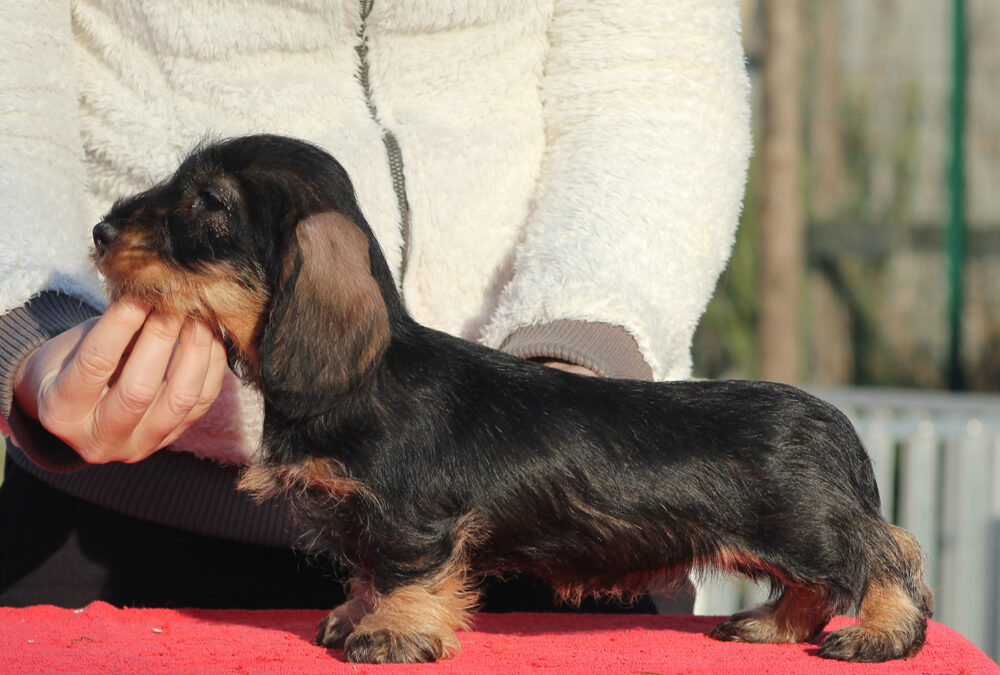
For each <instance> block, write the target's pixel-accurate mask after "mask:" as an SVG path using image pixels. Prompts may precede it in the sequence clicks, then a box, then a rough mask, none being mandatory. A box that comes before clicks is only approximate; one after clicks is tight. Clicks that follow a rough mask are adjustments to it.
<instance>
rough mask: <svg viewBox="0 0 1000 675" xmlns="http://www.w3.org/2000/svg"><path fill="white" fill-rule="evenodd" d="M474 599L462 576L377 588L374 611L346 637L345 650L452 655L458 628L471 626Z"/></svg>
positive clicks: (383, 659) (366, 657)
mask: <svg viewBox="0 0 1000 675" xmlns="http://www.w3.org/2000/svg"><path fill="white" fill-rule="evenodd" d="M475 599H476V595H475V593H473V592H471V591H470V590H469V589H468V587H467V586H466V584H465V580H464V577H461V576H447V577H444V578H438V579H435V580H432V581H430V582H424V583H414V584H411V585H406V586H401V587H398V588H396V589H394V590H392V591H390V592H388V593H385V594H380V593H375V594H374V597H373V600H374V602H373V606H372V611H371V612H369V613H368V614H367V615H365V616H364V618H362V619H361V620H360V621H359V622H358V624H357V626H356V628H355V630H354V632H353V633H351V634H350V635H349V636H348V637H347V639H346V642H345V644H344V655H345V657H346V658H347V660H348V661H351V662H354V663H416V662H423V661H436V660H438V659H444V658H449V657H450V656H452V654H453V653H455V652H457V651H458V648H459V644H458V636H457V635H456V634H455V631H456V630H459V629H463V628H466V627H467V625H468V617H469V609H470V608H471V606H472V605H473V604H474V603H475ZM335 611H336V610H335Z"/></svg>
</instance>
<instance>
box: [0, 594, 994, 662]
mask: <svg viewBox="0 0 1000 675" xmlns="http://www.w3.org/2000/svg"><path fill="white" fill-rule="evenodd" d="M324 613H325V612H323V611H321V610H253V611H244V610H204V609H119V608H116V607H113V606H111V605H108V604H105V603H100V602H97V603H93V604H91V605H88V606H87V607H85V608H83V609H76V610H73V609H62V608H57V607H51V606H38V607H27V608H7V607H0V672H2V673H89V672H101V673H108V672H110V673H143V674H148V673H170V674H171V675H178V674H180V673H211V672H226V673H234V672H240V673H271V672H273V673H295V674H296V675H301V674H304V673H379V674H394V673H422V674H428V673H448V674H451V673H484V672H496V673H552V674H553V675H554V674H556V673H560V674H561V673H602V674H603V673H645V674H652V673H713V674H715V673H748V674H749V673H752V674H754V675H764V674H767V673H788V674H792V673H794V674H796V675H798V674H801V673H808V674H809V675H825V674H827V673H863V674H867V673H873V674H874V673H934V674H937V673H964V674H968V675H971V674H974V673H975V674H978V673H1000V668H998V667H997V665H996V664H995V663H994V662H993V661H991V660H990V659H989V658H988V657H987V656H986V655H985V654H984V653H983V652H981V651H980V650H978V649H977V648H976V647H975V646H973V645H972V644H971V643H970V642H969V641H968V640H966V639H965V638H963V637H962V636H961V635H959V634H958V633H956V632H955V631H953V630H951V629H950V628H947V627H946V626H944V625H942V624H939V623H933V622H932V623H931V625H930V629H929V632H928V637H927V644H926V645H925V646H924V649H923V651H922V652H921V653H920V654H919V655H918V656H917V657H916V658H915V659H912V660H909V661H892V662H889V663H883V664H850V663H839V662H834V661H827V660H825V659H821V658H820V657H818V656H816V649H817V646H816V644H813V643H807V644H801V645H748V644H738V643H722V642H716V641H715V640H711V639H709V638H708V637H707V635H706V633H707V632H708V631H709V630H710V629H711V627H712V626H713V625H715V623H716V622H717V621H718V618H713V617H692V616H649V615H595V614H582V615H581V614H525V613H515V614H478V615H476V617H475V624H474V626H473V628H472V630H470V631H464V632H461V633H459V639H460V640H461V642H462V651H461V653H460V654H458V655H457V656H456V657H455V658H453V659H450V660H447V661H441V662H439V663H436V664H420V665H388V666H371V665H361V664H350V663H346V662H344V660H343V652H342V651H338V650H327V649H324V648H322V647H317V646H316V645H314V644H312V643H311V640H312V638H313V635H314V632H315V628H316V624H317V622H318V621H319V620H320V618H322V617H323V615H324ZM849 621H850V619H846V618H837V619H834V621H833V622H831V624H830V627H829V628H828V629H832V628H836V627H838V626H841V625H844V624H845V623H847V622H849Z"/></svg>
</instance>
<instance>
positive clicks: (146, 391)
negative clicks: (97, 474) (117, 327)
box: [84, 311, 184, 461]
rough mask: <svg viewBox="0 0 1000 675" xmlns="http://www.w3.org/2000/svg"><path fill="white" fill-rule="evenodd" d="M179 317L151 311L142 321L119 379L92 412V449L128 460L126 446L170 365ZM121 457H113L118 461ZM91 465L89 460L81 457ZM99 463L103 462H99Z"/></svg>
mask: <svg viewBox="0 0 1000 675" xmlns="http://www.w3.org/2000/svg"><path fill="white" fill-rule="evenodd" d="M183 325H184V319H183V317H180V316H176V315H172V314H164V313H162V312H157V311H154V312H152V313H150V314H149V316H148V317H147V318H146V322H145V324H144V325H143V326H142V331H141V332H140V333H139V337H138V339H136V341H135V346H134V347H133V348H132V353H131V354H130V355H129V357H128V359H127V360H126V361H125V365H124V367H122V369H121V375H120V376H119V377H118V379H117V381H116V382H115V383H114V384H113V385H112V386H111V388H110V389H109V390H108V392H107V393H106V394H105V395H104V397H103V398H102V399H101V401H100V402H99V403H98V405H97V408H96V409H95V410H94V417H93V423H92V425H91V428H90V433H89V438H90V441H91V446H92V447H94V448H98V449H100V448H115V453H117V454H119V455H122V456H128V455H130V454H132V448H131V447H129V445H128V444H127V443H126V441H128V439H129V438H130V436H132V435H133V433H134V431H135V429H136V427H137V425H138V424H139V422H140V421H141V420H142V418H143V417H144V416H145V415H146V412H147V410H149V408H150V406H151V405H152V404H153V401H154V400H156V397H157V395H158V394H159V392H160V390H161V388H162V387H163V378H164V375H165V373H166V371H167V366H168V364H169V363H170V358H171V355H172V354H173V351H174V346H175V344H176V342H177V337H178V334H179V333H180V329H181V327H182V326H183ZM118 458H121V457H113V459H118ZM84 459H87V460H88V461H92V460H91V458H89V457H86V456H85V457H84ZM102 459H103V458H102Z"/></svg>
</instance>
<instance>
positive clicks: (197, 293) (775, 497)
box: [95, 136, 931, 661]
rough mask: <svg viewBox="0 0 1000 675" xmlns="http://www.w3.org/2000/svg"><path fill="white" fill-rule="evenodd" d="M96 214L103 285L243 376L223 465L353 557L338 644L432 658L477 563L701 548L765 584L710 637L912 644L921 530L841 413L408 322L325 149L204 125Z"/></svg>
mask: <svg viewBox="0 0 1000 675" xmlns="http://www.w3.org/2000/svg"><path fill="white" fill-rule="evenodd" d="M96 229H97V230H100V232H99V233H98V232H96V231H95V237H98V234H99V235H100V236H99V241H98V251H99V253H98V256H97V258H98V265H99V267H100V268H101V269H102V270H103V271H104V272H105V274H106V275H107V276H108V278H109V280H110V282H111V284H110V285H111V287H112V288H113V289H115V291H116V292H117V293H119V294H132V295H138V296H141V297H143V298H144V299H146V300H147V301H150V302H153V303H154V304H156V305H157V306H163V307H166V308H168V309H174V310H176V311H183V312H185V313H188V314H191V315H194V316H198V317H201V318H204V319H206V320H208V321H210V322H211V323H212V324H213V325H215V326H216V329H217V330H218V331H219V333H220V335H222V336H224V338H225V339H226V340H227V343H228V344H229V345H230V353H231V357H232V362H233V364H234V366H235V367H236V368H237V369H238V371H239V372H241V373H242V375H243V376H244V378H245V379H246V380H247V381H248V382H250V383H252V384H254V385H256V386H258V387H259V388H260V390H261V392H262V393H263V396H264V400H265V422H264V436H263V459H262V461H261V463H260V464H259V465H257V466H255V467H252V468H251V469H250V470H249V471H248V472H247V475H246V477H245V479H244V481H243V485H244V487H245V488H246V489H248V490H251V491H253V492H255V493H257V494H258V495H260V496H261V497H267V496H271V495H274V494H278V493H283V494H286V495H288V496H289V497H291V499H292V501H293V504H294V505H295V510H296V514H297V516H298V517H299V518H300V519H302V520H303V522H305V523H306V524H308V525H309V526H310V528H311V529H312V531H313V532H314V534H315V540H316V544H317V545H318V546H320V547H322V548H325V549H326V550H328V551H330V552H332V553H334V554H336V555H339V556H341V557H342V558H343V559H344V560H345V561H346V562H347V564H348V565H349V566H350V567H351V568H352V569H353V573H354V580H353V582H352V587H351V597H350V599H349V600H348V602H347V603H345V605H343V606H341V607H339V608H337V609H335V610H334V611H333V612H332V613H331V614H330V616H329V617H327V619H325V620H324V622H323V624H322V625H321V628H320V635H319V640H320V642H321V643H323V644H327V645H330V646H344V647H345V648H346V650H347V656H348V658H349V659H352V660H367V661H394V660H406V661H413V660H429V659H435V658H440V657H444V656H447V655H448V654H449V653H450V652H451V651H453V650H454V649H455V648H457V642H456V640H455V637H454V630H455V628H456V627H459V626H461V625H463V622H464V620H465V616H466V612H467V611H468V609H469V608H470V607H471V606H472V605H473V604H474V600H475V591H474V587H475V584H476V583H477V581H478V580H479V579H480V578H481V577H482V575H485V574H488V573H500V574H502V573H506V572H513V571H517V572H527V573H530V574H534V575H537V576H539V577H542V578H545V579H547V580H549V581H551V582H552V584H553V585H554V587H555V588H556V589H557V590H558V591H559V592H560V593H562V594H563V595H564V596H566V597H568V598H571V599H575V598H579V597H581V596H582V595H585V594H591V593H624V594H632V593H639V592H642V591H644V590H645V589H647V588H648V587H650V586H651V585H653V586H655V585H656V584H657V583H660V582H662V581H664V580H666V579H669V578H671V577H672V576H673V575H675V574H676V573H678V572H681V571H684V570H687V569H689V568H691V567H703V566H709V567H716V568H721V569H723V570H727V571H738V572H742V573H745V574H748V575H750V576H753V577H757V578H766V579H770V580H771V582H772V584H773V589H774V591H773V599H772V601H771V602H770V603H768V604H766V605H763V606H762V607H760V608H757V609H756V610H753V611H751V612H746V613H741V614H737V615H734V616H733V617H732V618H730V619H728V620H727V621H725V622H723V623H722V624H720V626H718V627H717V628H716V629H715V630H714V631H713V636H715V637H718V638H720V639H731V640H747V641H767V642H775V641H797V640H806V639H810V638H811V637H813V636H814V635H816V634H817V633H818V632H819V631H820V630H821V629H822V628H823V626H824V625H825V624H826V622H827V621H828V620H829V619H830V617H831V616H832V615H833V614H835V613H837V612H841V611H843V610H845V609H847V608H849V607H852V606H858V607H859V610H860V616H861V624H860V625H859V626H853V627H849V628H845V629H842V630H840V631H836V632H834V633H833V634H831V635H830V636H828V638H827V639H826V641H825V642H824V645H823V648H822V649H821V654H822V655H824V656H829V657H833V658H841V659H855V660H885V659H890V658H898V657H902V656H908V655H912V654H914V653H916V651H918V650H919V648H920V646H921V644H922V643H923V639H924V632H925V627H926V621H927V618H928V616H929V615H930V611H931V595H930V592H929V591H928V590H927V589H926V587H925V586H924V585H923V581H922V576H921V575H922V562H921V552H920V548H919V546H918V545H917V544H916V542H915V541H914V540H913V538H912V537H910V535H908V534H907V533H905V532H904V531H902V530H900V529H899V528H895V527H892V526H890V525H888V524H887V523H886V522H885V521H884V520H883V518H882V516H881V514H880V508H879V496H878V489H877V486H876V484H875V481H874V478H873V475H872V469H871V464H870V461H869V459H868V456H867V454H866V452H865V450H864V448H863V447H862V445H861V443H860V441H859V439H858V437H857V435H856V433H855V432H854V430H853V428H852V426H851V424H850V422H849V421H848V420H847V418H846V417H845V416H844V415H843V414H842V413H840V412H839V411H838V410H836V409H835V408H834V407H832V406H830V405H828V404H826V403H824V402H822V401H820V400H818V399H816V398H814V397H812V396H809V395H808V394H805V393H803V392H802V391H799V390H797V389H794V388H792V387H787V386H783V385H778V384H773V383H765V382H749V381H726V382H711V381H701V382H665V383H646V382H635V381H624V380H609V379H599V378H586V377H582V376H578V375H574V374H570V373H566V372H563V371H560V370H556V369H551V368H546V367H543V366H540V365H538V364H535V363H532V362H530V361H526V360H523V359H518V358H515V357H512V356H509V355H506V354H503V353H500V352H497V351H494V350H491V349H487V348H485V347H482V346H479V345H476V344H472V343H469V342H466V341H463V340H460V339H457V338H455V337H452V336H449V335H446V334H444V333H441V332H438V331H434V330H431V329H429V328H426V327H424V326H421V325H419V324H417V323H415V322H414V321H413V320H412V319H411V318H410V317H409V316H408V315H407V313H406V311H405V309H404V307H403V303H402V301H401V299H400V297H399V295H398V293H397V291H396V287H395V284H394V282H393V279H392V277H391V274H390V273H389V270H388V268H387V266H386V263H385V260H384V258H383V256H382V254H381V252H380V249H379V246H378V243H377V241H376V240H375V237H374V235H373V234H372V232H371V229H370V228H369V227H368V225H367V223H366V222H365V219H364V217H363V215H362V214H361V212H360V210H359V209H358V207H357V202H356V200H355V199H354V195H353V189H352V188H351V185H350V181H349V180H348V178H347V175H346V174H345V173H344V171H343V169H342V168H341V167H340V165H339V164H338V163H337V162H336V161H335V160H334V159H333V158H332V157H330V156H329V155H327V154H326V153H324V152H323V151H321V150H319V149H317V148H315V147H313V146H310V145H308V144H305V143H302V142H300V141H295V140H292V139H287V138H282V137H275V136H257V137H248V138H241V139H234V140H230V141H225V142H222V143H217V144H214V145H209V146H206V147H204V148H201V149H199V150H198V151H196V152H195V153H194V154H193V155H192V156H191V157H190V158H189V159H188V160H187V161H186V162H185V163H184V164H183V165H182V166H181V168H180V169H179V170H178V172H177V174H176V175H175V176H174V177H173V178H171V179H170V180H169V181H167V182H166V183H164V184H163V185H160V186H158V187H156V188H154V189H153V190H151V191H149V192H146V193H143V194H142V195H139V196H137V197H135V198H132V199H130V200H126V201H123V202H120V203H119V204H117V205H116V206H115V208H114V209H112V211H111V213H110V214H109V215H108V217H107V218H106V219H105V222H104V223H102V224H101V225H99V226H98V228H96ZM139 248H142V249H143V250H144V251H147V253H145V254H144V255H145V257H144V258H142V259H141V261H140V263H137V262H136V258H135V256H133V257H131V258H128V257H127V256H126V255H125V252H126V250H131V251H134V250H137V249H139ZM149 251H152V253H149ZM126 259H127V261H126ZM123 261H125V262H123ZM156 266H158V267H156ZM153 267H156V269H157V270H160V269H162V270H163V273H162V274H158V275H153V274H146V275H143V274H139V273H138V269H150V268H153ZM151 278H152V279H153V281H150V279H151ZM210 282H211V283H210ZM208 287H211V288H210V289H209V290H206V288H208ZM219 288H222V289H223V291H220V290H219ZM234 298H236V299H235V300H234ZM237 307H238V308H239V310H237V309H235V308H237Z"/></svg>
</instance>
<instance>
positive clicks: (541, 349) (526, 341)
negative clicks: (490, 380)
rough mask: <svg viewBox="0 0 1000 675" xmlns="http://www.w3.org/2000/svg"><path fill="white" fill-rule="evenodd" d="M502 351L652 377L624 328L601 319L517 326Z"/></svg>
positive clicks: (601, 372)
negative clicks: (596, 321) (597, 321)
mask: <svg viewBox="0 0 1000 675" xmlns="http://www.w3.org/2000/svg"><path fill="white" fill-rule="evenodd" d="M500 348H501V349H502V350H503V351H505V352H508V353H510V354H513V355H515V356H521V357H524V358H530V359H536V360H543V359H553V360H558V361H565V362H566V363H572V364H576V365H579V366H583V367H585V368H588V369H590V370H592V371H593V372H594V373H596V374H597V375H600V376H602V377H615V378H628V379H636V380H649V379H652V376H653V371H652V369H650V367H649V365H648V364H647V363H646V361H645V360H644V359H643V358H642V354H641V353H640V352H639V347H638V346H637V345H636V343H635V340H634V339H633V338H632V336H631V335H629V334H628V332H626V331H625V329H623V328H621V327H619V326H612V325H609V324H604V323H590V322H585V321H554V322H552V323H548V324H540V325H535V326H527V327H525V328H520V329H518V330H516V331H514V332H513V333H511V335H510V336H509V337H508V338H507V339H506V340H505V341H504V342H503V344H502V345H501V347H500Z"/></svg>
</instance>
